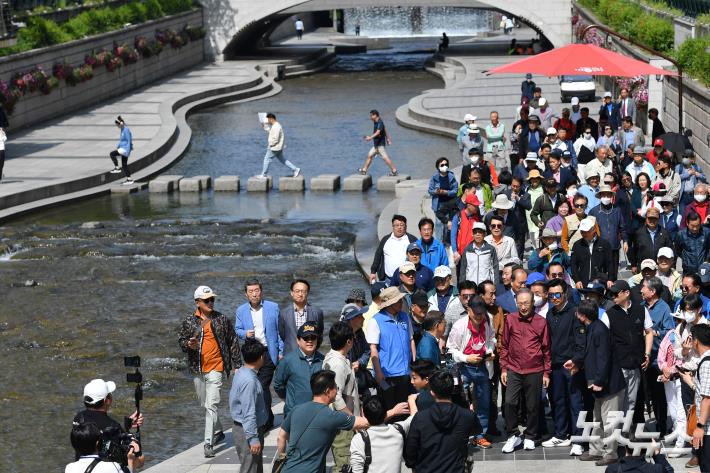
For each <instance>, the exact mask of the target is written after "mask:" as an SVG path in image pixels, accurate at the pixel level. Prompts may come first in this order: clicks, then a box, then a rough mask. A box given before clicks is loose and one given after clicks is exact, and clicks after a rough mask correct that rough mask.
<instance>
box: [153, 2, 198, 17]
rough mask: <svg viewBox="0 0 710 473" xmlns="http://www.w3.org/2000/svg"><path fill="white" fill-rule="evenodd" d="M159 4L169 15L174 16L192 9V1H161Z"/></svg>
mask: <svg viewBox="0 0 710 473" xmlns="http://www.w3.org/2000/svg"><path fill="white" fill-rule="evenodd" d="M159 2H160V5H161V6H162V7H163V11H164V12H165V14H167V15H173V14H175V13H180V12H181V11H186V10H190V9H191V8H192V0H159Z"/></svg>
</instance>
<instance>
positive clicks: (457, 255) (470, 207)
mask: <svg viewBox="0 0 710 473" xmlns="http://www.w3.org/2000/svg"><path fill="white" fill-rule="evenodd" d="M464 202H465V203H466V206H465V207H464V208H463V210H461V212H459V213H458V214H456V215H454V219H453V221H452V222H451V250H452V251H453V252H454V263H456V268H458V267H459V265H460V264H461V255H462V254H463V252H464V250H465V249H466V247H467V246H468V245H469V244H470V243H471V242H472V241H473V224H474V223H476V222H480V221H481V214H480V213H479V210H478V209H479V208H480V205H481V201H480V200H478V197H477V196H476V194H475V193H471V194H469V195H467V196H466V200H465V201H464Z"/></svg>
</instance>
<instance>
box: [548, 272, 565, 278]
mask: <svg viewBox="0 0 710 473" xmlns="http://www.w3.org/2000/svg"><path fill="white" fill-rule="evenodd" d="M564 275H565V273H550V277H551V278H552V279H558V278H562V277H563V276H564Z"/></svg>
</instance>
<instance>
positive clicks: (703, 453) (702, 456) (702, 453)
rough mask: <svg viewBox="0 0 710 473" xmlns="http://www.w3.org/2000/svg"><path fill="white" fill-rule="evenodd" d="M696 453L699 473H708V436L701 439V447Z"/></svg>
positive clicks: (709, 439) (709, 456) (709, 462)
mask: <svg viewBox="0 0 710 473" xmlns="http://www.w3.org/2000/svg"><path fill="white" fill-rule="evenodd" d="M697 452H698V460H700V463H699V466H700V473H710V435H705V436H704V437H703V445H702V446H701V447H700V449H699V450H697Z"/></svg>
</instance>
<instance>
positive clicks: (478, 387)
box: [461, 363, 491, 437]
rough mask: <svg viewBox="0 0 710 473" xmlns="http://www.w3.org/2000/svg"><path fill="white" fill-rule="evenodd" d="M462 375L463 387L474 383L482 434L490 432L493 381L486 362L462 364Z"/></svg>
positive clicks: (465, 387)
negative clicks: (489, 415)
mask: <svg viewBox="0 0 710 473" xmlns="http://www.w3.org/2000/svg"><path fill="white" fill-rule="evenodd" d="M461 377H462V378H463V387H464V389H468V387H469V386H470V385H471V384H473V385H474V388H475V389H474V391H475V393H476V415H477V416H478V421H479V422H480V423H481V429H482V430H481V435H479V437H482V436H483V434H486V433H488V412H489V410H490V406H491V382H490V381H489V379H488V370H487V369H486V366H485V363H480V364H478V365H469V364H467V363H464V364H462V365H461Z"/></svg>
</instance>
